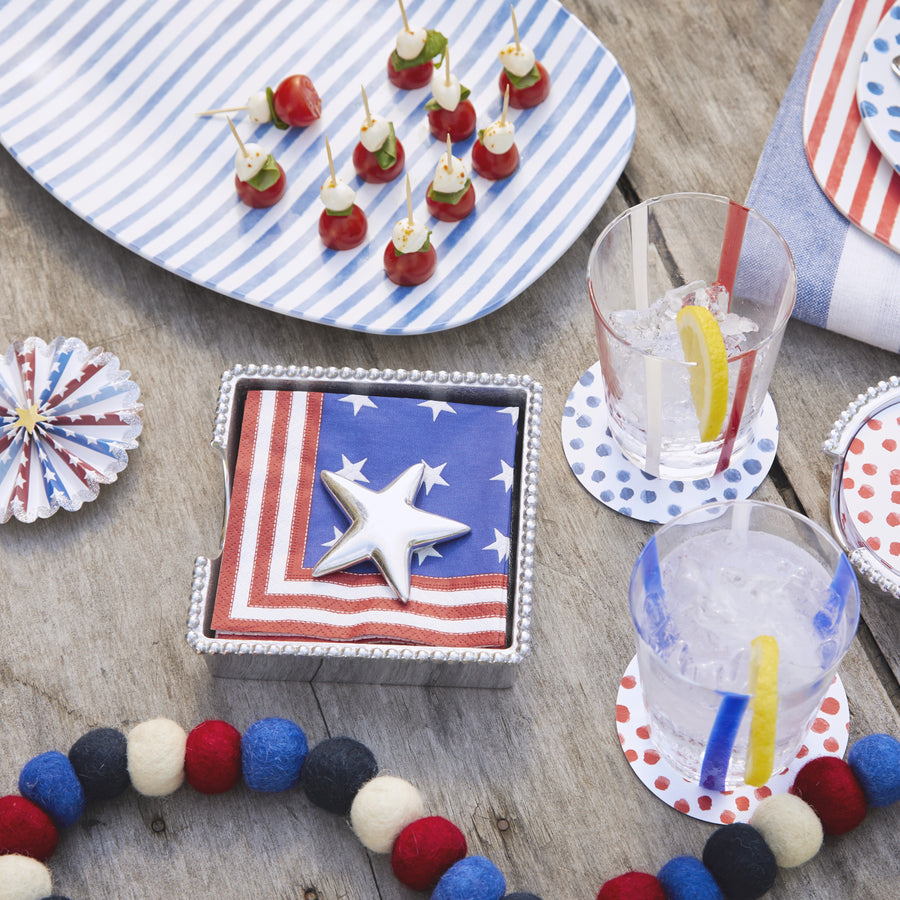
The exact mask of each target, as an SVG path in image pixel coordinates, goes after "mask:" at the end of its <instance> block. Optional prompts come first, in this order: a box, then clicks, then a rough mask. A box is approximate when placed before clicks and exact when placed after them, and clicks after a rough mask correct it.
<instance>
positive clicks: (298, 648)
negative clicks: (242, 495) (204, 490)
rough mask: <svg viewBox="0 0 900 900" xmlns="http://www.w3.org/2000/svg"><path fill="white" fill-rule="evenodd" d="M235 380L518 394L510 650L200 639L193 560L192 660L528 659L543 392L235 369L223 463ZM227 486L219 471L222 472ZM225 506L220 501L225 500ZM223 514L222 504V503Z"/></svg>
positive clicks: (451, 380) (202, 590)
mask: <svg viewBox="0 0 900 900" xmlns="http://www.w3.org/2000/svg"><path fill="white" fill-rule="evenodd" d="M241 378H274V379H284V380H285V382H286V383H292V384H300V383H303V382H316V383H317V388H319V387H321V386H322V383H323V382H324V383H325V384H327V383H329V382H332V383H337V382H350V383H357V384H390V385H404V384H409V385H416V386H423V385H424V386H429V385H434V386H440V387H451V388H452V387H462V388H471V389H474V390H476V391H490V390H492V389H494V390H496V389H501V388H505V389H518V390H522V391H524V393H525V422H524V425H523V431H522V439H523V440H522V452H521V456H520V459H519V461H520V463H521V469H522V470H521V477H520V494H519V512H518V525H519V542H518V548H517V551H518V552H517V554H516V559H517V562H516V582H515V588H514V592H513V597H512V602H513V604H514V605H513V627H512V637H511V643H510V646H508V647H504V648H501V649H498V650H491V649H477V650H455V649H449V648H441V647H408V646H404V647H390V646H386V645H378V644H347V643H321V642H298V641H277V640H274V641H273V640H266V641H247V640H228V639H224V638H217V637H210V636H208V635H207V634H205V633H204V631H203V616H204V609H205V606H206V603H207V602H208V600H209V598H208V593H209V589H210V570H211V564H212V560H211V559H210V558H209V557H205V556H198V557H197V558H196V559H195V560H194V569H193V574H192V579H191V595H190V610H189V613H188V632H187V642H188V644H189V645H190V647H191V648H192V649H193V650H194V651H195V652H197V653H199V654H210V655H220V654H221V655H229V654H235V655H242V656H243V655H250V654H253V655H265V656H298V657H323V658H339V659H369V660H384V659H387V660H403V661H419V662H423V663H435V662H439V663H483V664H498V663H499V664H506V665H509V664H517V663H519V662H521V661H522V660H523V659H524V658H525V657H526V656H527V655H528V654H529V653H530V652H531V617H532V598H533V587H534V540H535V524H536V520H537V490H538V473H539V457H540V442H541V414H542V409H543V387H542V385H541V384H540V383H539V382H537V381H535V380H534V379H533V378H531V376H529V375H501V374H489V373H486V372H481V373H476V372H445V371H438V372H434V371H431V370H425V371H420V370H418V369H410V370H407V369H374V368H372V369H366V368H362V367H356V368H353V367H350V366H343V367H337V366H328V367H325V366H295V365H291V366H282V365H267V364H263V365H256V364H250V365H236V366H233V367H232V368H231V369H226V370H225V372H223V373H222V382H221V387H220V389H219V398H218V402H217V406H216V414H215V421H214V427H213V440H212V446H213V447H215V448H216V449H218V450H219V451H220V452H221V453H222V455H223V460H224V459H225V454H226V452H227V447H228V426H229V420H230V416H231V412H232V409H233V403H234V394H235V392H234V387H235V384H236V383H237V381H238V380H239V379H241ZM226 484H227V465H226ZM226 501H227V498H226ZM226 506H227V503H226Z"/></svg>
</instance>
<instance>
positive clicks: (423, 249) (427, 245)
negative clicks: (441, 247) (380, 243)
mask: <svg viewBox="0 0 900 900" xmlns="http://www.w3.org/2000/svg"><path fill="white" fill-rule="evenodd" d="M430 249H431V232H430V231H429V232H428V237H427V238H425V243H424V244H422V246H421V247H419V249H418V250H413V251H412V252H413V253H427V252H428V251H429V250H430ZM394 256H409V254H408V253H404V252H403V251H402V250H398V249H397V245H396V244H395V245H394Z"/></svg>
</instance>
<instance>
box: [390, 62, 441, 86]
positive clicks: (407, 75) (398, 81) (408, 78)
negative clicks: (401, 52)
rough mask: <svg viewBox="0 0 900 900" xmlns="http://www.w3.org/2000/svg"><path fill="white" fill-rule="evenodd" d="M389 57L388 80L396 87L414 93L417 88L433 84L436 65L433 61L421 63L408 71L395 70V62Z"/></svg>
mask: <svg viewBox="0 0 900 900" xmlns="http://www.w3.org/2000/svg"><path fill="white" fill-rule="evenodd" d="M392 56H393V54H391V56H389V57H388V64H387V71H388V78H389V79H390V81H391V84H392V85H394V87H398V88H402V89H403V90H404V91H412V90H415V88H421V87H427V86H428V85H429V84H431V76H432V75H433V74H434V63H433V62H432V61H431V60H428V61H427V62H423V63H420V64H419V65H418V66H410V67H409V68H408V69H395V68H394V61H393V59H392V58H391V57H392Z"/></svg>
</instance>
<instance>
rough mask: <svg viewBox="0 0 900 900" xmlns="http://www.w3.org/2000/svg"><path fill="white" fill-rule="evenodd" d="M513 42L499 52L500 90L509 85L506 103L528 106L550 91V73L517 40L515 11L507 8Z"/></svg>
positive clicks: (545, 97)
mask: <svg viewBox="0 0 900 900" xmlns="http://www.w3.org/2000/svg"><path fill="white" fill-rule="evenodd" d="M510 14H511V15H512V24H513V35H514V36H515V41H514V42H513V43H512V44H507V45H506V46H505V47H504V48H503V49H502V50H501V51H500V62H501V63H502V64H503V71H502V72H501V73H500V93H501V94H502V93H504V92H505V91H506V88H507V86H508V87H509V89H510V90H509V105H510V106H511V107H513V108H514V109H529V108H531V107H532V106H537V105H538V104H539V103H543V101H544V100H546V99H547V95H548V94H549V93H550V74H549V73H548V72H547V70H546V68H544V65H543V64H542V63H541V62H539V61H538V60H536V59H535V58H534V51H533V50H532V49H531V48H530V47H526V46H525V45H524V44H522V43H520V41H519V24H518V22H517V21H516V11H515V9H513V8H512V7H510Z"/></svg>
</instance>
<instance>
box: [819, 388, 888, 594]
mask: <svg viewBox="0 0 900 900" xmlns="http://www.w3.org/2000/svg"><path fill="white" fill-rule="evenodd" d="M892 393H893V394H895V395H896V396H894V397H889V395H890V394H892ZM898 399H900V377H898V376H897V375H892V376H891V377H890V378H888V379H887V380H886V381H879V382H878V384H876V385H873V386H871V387H869V388H867V389H866V391H865V392H864V393H862V394H858V395H857V397H856V399H855V400H854V401H853V402H852V403H851V404H850V405H849V406H848V407H847V408H846V409H845V410H844V411H843V412H842V413H841V415H840V417H839V418H838V419H837V420H836V421H835V423H834V425H833V426H832V428H831V431H830V432H829V434H828V437H827V439H826V440H825V442H824V443H823V444H822V450H823V451H824V452H825V453H826V454H827V455H828V456H829V457H830V458H831V459H833V460H834V470H833V472H832V476H831V498H830V503H829V506H830V516H831V530H832V532H833V533H834V535H835V537H836V538H837V540H838V542H839V543H840V545H841V546H842V547H843V548H844V550H845V552H846V553H847V557H848V559H849V560H850V563H851V564H852V566H853V567H854V568H855V569H856V571H857V572H859V574H860V575H861V576H862V577H863V578H865V579H867V580H868V581H869V582H870V583H871V584H873V585H875V587H877V588H879V589H880V590H882V591H884V592H885V593H886V594H889V595H890V596H892V597H894V598H896V599H900V578H897V577H896V576H891V575H890V574H887V573H886V572H885V571H884V567H883V566H882V565H881V563H880V562H879V561H878V560H877V558H876V557H875V556H874V555H873V553H872V551H870V550H869V549H868V548H866V547H851V546H850V545H849V542H848V541H847V537H846V535H845V534H844V531H843V528H842V526H841V510H840V490H841V473H842V470H843V461H844V456H845V454H846V453H847V449H848V448H849V445H850V442H851V441H852V440H853V437H854V435H855V434H856V433H857V432H858V431H859V429H860V428H861V427H862V425H863V423H864V422H865V421H866V419H868V418H870V417H871V416H872V415H874V414H875V413H876V412H877V411H878V410H879V409H881V408H882V407H883V406H886V405H888V404H890V403H891V402H893V401H896V400H898Z"/></svg>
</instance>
